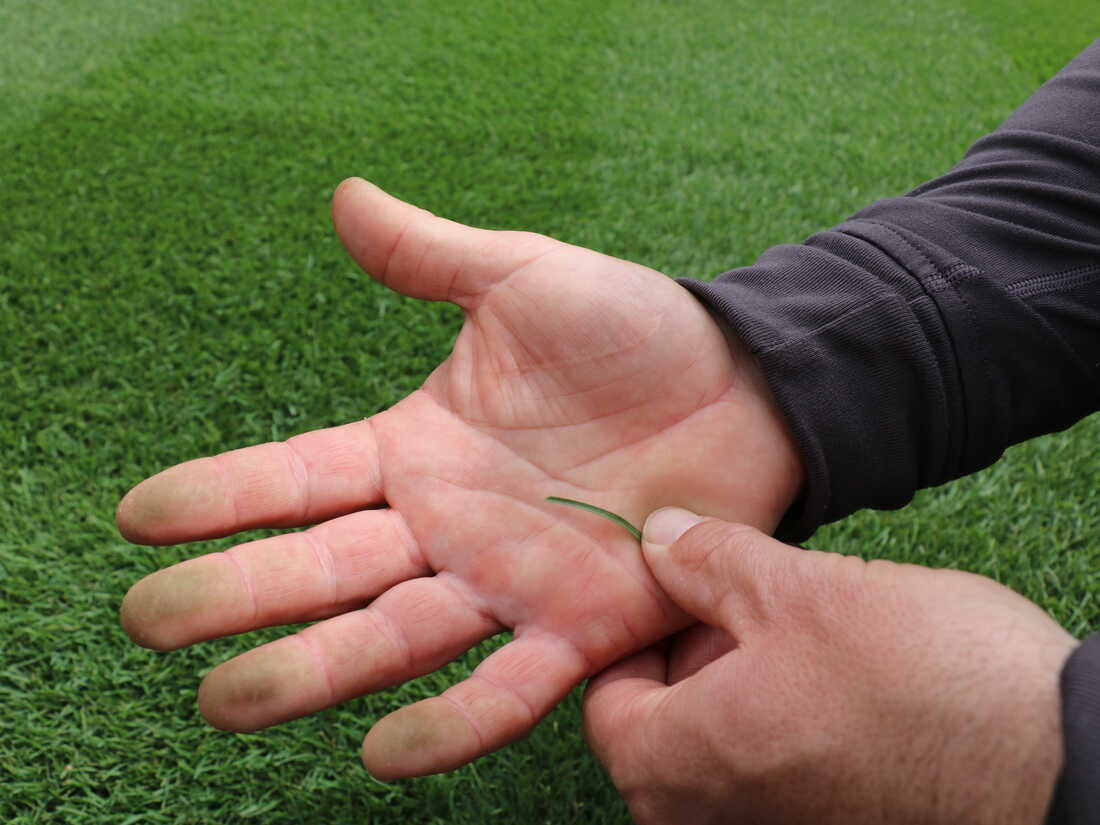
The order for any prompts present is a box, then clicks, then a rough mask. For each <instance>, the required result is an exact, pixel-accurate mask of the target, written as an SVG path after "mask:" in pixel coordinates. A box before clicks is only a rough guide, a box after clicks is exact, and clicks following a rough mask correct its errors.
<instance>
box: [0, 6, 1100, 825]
mask: <svg viewBox="0 0 1100 825" xmlns="http://www.w3.org/2000/svg"><path fill="white" fill-rule="evenodd" d="M1090 9H1091V0H1088V2H1086V0H1061V2H1060V3H1058V4H1056V5H1054V4H1047V3H1040V2H1038V0H1027V1H1026V2H1021V0H1011V2H1010V0H995V1H994V0H983V2H978V0H971V1H970V2H968V3H965V4H963V5H962V6H960V5H959V4H957V3H948V2H946V0H928V2H923V3H921V4H912V3H908V2H902V0H882V2H879V3H874V4H870V3H866V2H861V0H827V1H826V2H814V3H810V2H794V0H790V1H789V2H779V3H769V4H759V3H750V2H748V1H747V0H686V1H685V2H673V0H634V2H630V3H627V2H622V1H621V0H619V1H617V2H603V3H590V2H580V1H579V0H560V2H557V3H554V4H540V3H535V2H530V1H529V0H523V1H522V2H517V1H515V0H513V2H503V0H464V2H461V3H459V2H446V3H440V2H438V0H401V2H397V0H376V2H371V3H362V2H351V1H350V0H314V2H309V3H306V2H302V0H269V2H265V3H263V4H255V3H251V2H244V0H220V2H211V1H210V0H206V1H200V0H176V1H175V2H168V1H167V0H165V2H157V3H153V2H144V3H134V2H126V3H123V2H120V0H100V1H99V2H91V0H8V2H6V3H5V4H4V5H3V7H2V8H0V36H2V37H3V48H0V102H2V103H3V105H2V106H0V420H2V421H3V422H4V423H3V426H0V450H2V454H3V455H4V457H5V461H4V462H3V464H2V465H0V490H2V491H3V496H0V604H2V607H3V609H2V610H0V821H3V822H7V823H17V824H18V825H31V823H46V822H51V823H52V822H58V823H78V824H79V825H90V824H91V823H104V825H106V823H110V824H111V825H128V824H129V823H209V822H218V823H221V824H222V825H230V824H231V823H237V822H246V821H260V822H265V823H280V824H281V823H286V825H291V824H293V825H300V823H312V822H317V823H321V822H324V823H330V824H331V825H344V823H363V822H371V823H407V822H418V823H420V822H423V823H437V822H438V823H442V822H447V823H483V822H493V821H500V822H517V823H536V822H537V823H543V822H554V823H559V822H593V823H603V822H606V823H618V822H624V821H626V819H627V815H626V812H625V808H624V807H623V806H622V804H621V802H619V801H618V799H617V797H616V795H615V793H614V790H613V788H611V786H610V784H609V783H608V781H607V780H606V779H605V778H604V776H603V775H602V773H601V771H600V769H599V767H598V765H597V764H596V763H595V762H594V761H593V760H592V758H591V757H590V756H589V755H588V754H587V752H586V750H585V747H584V745H583V742H582V740H581V737H580V726H579V722H578V707H579V702H578V697H577V695H574V696H572V697H571V698H570V700H569V701H568V702H567V703H565V705H563V706H562V707H561V708H560V709H559V710H558V711H556V712H555V713H554V714H552V715H551V716H550V717H549V718H548V719H547V720H546V721H544V722H543V723H542V724H541V725H540V726H539V728H538V729H537V730H536V732H535V733H534V734H533V735H532V736H531V737H529V738H528V739H526V740H524V741H523V742H520V743H517V744H515V745H513V746H510V747H508V748H506V749H504V750H503V751H501V752H499V753H497V754H494V755H492V756H490V757H487V758H485V759H483V760H481V761H479V762H477V763H476V764H474V765H471V766H469V767H466V768H463V769H461V770H459V771H456V772H454V773H452V774H448V775H444V776H439V777H430V778H426V779H420V780H412V781H407V782H397V783H393V784H390V785H384V784H381V783H378V782H375V781H373V780H371V779H370V778H369V777H367V776H366V775H365V774H364V773H363V771H362V769H361V768H360V767H359V764H358V759H357V748H358V744H359V741H360V739H361V736H362V734H363V732H364V731H365V730H366V728H367V727H368V726H369V725H370V723H371V722H372V721H373V720H374V719H376V718H378V717H379V716H381V715H382V714H384V713H386V712H388V711H389V710H392V709H394V708H396V707H398V706H399V705H402V704H405V703H408V702H410V701H413V700H414V699H417V698H421V697H423V696H426V695H432V694H435V693H437V692H439V691H440V690H441V689H442V687H444V686H445V685H447V684H450V683H451V682H453V681H455V680H457V679H459V678H461V676H462V675H463V674H464V673H466V672H468V670H469V669H470V668H471V667H472V666H473V664H475V663H476V662H477V661H478V659H479V658H480V656H481V655H483V654H484V650H485V648H484V647H483V648H481V649H479V650H478V651H474V652H473V653H471V654H470V655H469V656H467V657H465V658H464V659H463V660H461V661H459V662H456V663H455V664H454V665H452V666H451V667H449V668H447V669H445V670H444V671H442V672H440V673H439V674H435V675H432V676H429V677H425V678H423V679H420V680H417V681H416V682H413V683H410V684H408V685H405V686H403V687H400V688H397V689H393V690H390V691H386V692H385V693H382V694H379V695H376V696H372V697H367V698H364V699H361V700H358V701H355V702H352V703H349V704H348V705H346V706H344V707H341V708H339V709H335V710H331V711H328V712H324V713H321V714H318V715H316V716H313V717H311V718H308V719H304V720H300V721H297V722H294V723H291V724H288V725H284V726H282V727H280V728H277V729H274V730H271V731H267V732H263V733H259V734H252V735H233V734H225V733H220V732H217V731H214V730H212V729H210V728H209V727H207V726H206V725H205V724H204V723H203V722H202V720H201V718H200V717H199V716H198V714H197V712H196V710H195V707H194V694H195V687H196V685H197V683H198V680H199V678H200V677H201V675H202V674H203V673H205V672H206V671H207V670H209V669H210V668H211V667H212V666H213V665H214V664H216V663H218V662H220V661H223V660H225V659H226V658H228V657H229V656H231V655H232V654H234V653H236V652H240V651H242V650H244V649H246V648H248V647H250V646H252V645H253V644H255V643H256V642H257V641H258V640H260V639H266V638H272V637H274V636H275V635H276V634H277V631H265V632H260V633H254V634H248V635H247V636H244V637H241V638H237V639H231V640H223V641H219V642H213V643H209V644H205V645H202V646H200V647H198V648H196V649H193V650H186V651H179V652H175V653H171V654H167V655H163V654H154V653H150V652H147V651H144V650H140V649H138V648H135V647H134V646H132V645H131V644H130V643H129V642H128V641H127V640H126V638H125V637H124V635H123V634H122V632H121V630H120V629H119V627H118V623H117V619H116V611H117V608H118V605H119V601H120V600H121V597H122V595H123V593H124V592H125V591H126V589H127V588H128V587H129V585H130V584H131V583H132V582H134V581H136V580H137V579H138V578H140V577H141V576H143V575H144V574H146V573H148V572H150V571H152V570H154V569H156V568H158V567H162V566H165V565H167V564H169V563H171V562H174V561H177V560H180V559H182V558H186V557H188V556H190V555H194V554H195V553H197V552H202V551H205V550H208V549H210V547H212V546H223V545H225V544H226V542H221V543H210V544H207V545H203V546H202V547H198V546H184V547H177V548H160V549H155V548H142V547H133V546H131V545H128V544H126V543H125V542H123V541H122V540H121V539H120V538H119V537H118V536H117V534H116V532H115V529H114V525H113V518H112V516H113V510H114V505H115V503H116V502H117V500H118V498H119V497H120V496H121V495H122V493H123V492H125V490H126V489H128V488H129V487H130V486H132V485H133V484H134V483H136V482H137V481H139V480H140V479H141V478H143V477H144V476H146V475H149V474H151V473H152V472H155V471H156V470H158V469H160V468H161V467H164V466H166V465H169V464H173V463H176V462H178V461H181V460H184V459H186V458H190V457H194V456H198V455H205V454H209V453H212V452H217V451H221V450H223V449H227V448H229V447H234V446H239V445H243V444H248V443H256V442H260V441H265V440H268V439H272V438H284V437H287V436H289V435H292V434H294V433H297V432H302V431H305V430H310V429H314V428H317V427H323V426H327V425H331V424H336V423H340V422H344V421H348V420H351V419H354V418H360V417H363V416H366V415H369V414H371V413H373V412H375V411H377V410H380V409H383V408H385V407H387V406H389V405H391V404H393V403H394V402H396V401H397V400H398V399H400V398H401V397H402V396H403V395H404V394H405V393H407V392H408V391H410V390H411V389H413V388H414V387H415V386H417V385H418V384H419V382H420V381H421V380H422V379H423V378H424V376H425V375H426V374H427V373H428V372H429V371H430V370H431V368H432V367H433V366H434V365H435V364H436V363H438V362H439V361H440V360H441V359H442V358H443V357H445V356H446V354H447V352H448V350H449V346H450V342H451V339H452V337H453V335H454V334H455V332H456V331H457V328H458V324H459V322H460V317H459V314H458V312H457V311H456V310H454V309H453V308H450V307H447V306H442V305H435V304H430V305H429V304H422V303H418V302H415V301H411V300H406V299H403V298H399V297H396V296H394V295H392V294H390V293H387V292H386V291H385V290H384V289H383V288H381V287H380V286H377V285H375V284H373V283H371V282H369V280H368V279H366V278H365V277H364V276H363V275H361V274H360V273H359V272H357V271H356V269H355V267H354V265H353V264H352V263H351V262H350V260H349V259H348V258H347V257H346V256H345V254H344V253H343V252H342V250H341V249H340V247H339V244H338V243H337V242H336V240H335V237H334V235H333V234H332V232H331V230H330V228H329V223H328V215H327V213H328V198H329V195H330V192H331V190H332V188H333V187H334V185H335V184H336V183H337V182H338V181H339V180H340V179H341V178H343V177H346V176H349V175H352V174H357V175H362V176H365V177H368V178H371V179H373V180H374V181H376V182H377V183H379V184H380V185H382V186H383V187H385V188H388V189H390V190H391V191H393V192H394V193H395V194H397V195H399V196H402V197H404V198H406V199H409V200H412V201H414V202H417V203H419V204H421V205H424V206H426V207H428V208H430V209H432V210H433V211H436V212H438V213H440V214H444V215H447V216H448V217H452V218H455V219H457V220H461V221H464V222H469V223H474V224H478V225H483V226H492V227H507V228H522V229H532V230H535V231H539V232H543V233H547V234H551V235H554V236H555V237H559V238H562V239H564V240H568V241H571V242H574V243H578V244H582V245H586V246H592V247H595V248H597V249H600V250H601V251H604V252H607V253H609V254H613V255H618V256H621V257H625V258H629V259H632V260H637V261H640V262H643V263H646V264H648V265H651V266H653V267H655V268H658V269H661V270H663V271H665V272H667V273H668V274H670V275H674V276H681V275H689V276H700V277H709V276H712V275H714V274H716V273H718V272H720V271H721V270H723V269H726V268H729V267H732V266H735V265H739V264H743V263H747V262H749V261H751V260H752V259H753V257H754V256H755V255H756V254H758V253H759V252H760V251H762V250H763V249H765V248H767V247H768V246H770V245H772V244H775V243H780V242H789V241H797V240H799V239H801V238H802V237H804V236H805V235H807V234H809V233H810V232H812V231H814V230H817V229H820V228H823V227H826V226H828V225H831V224H832V223H835V222H836V221H838V220H840V219H842V218H843V217H845V216H846V215H847V214H848V213H850V212H852V211H854V210H855V209H857V208H859V207H861V206H863V205H865V204H866V203H868V202H869V201H871V200H873V199H875V198H877V197H881V196H885V195H890V194H897V193H899V192H903V191H905V190H907V189H909V188H911V187H912V186H914V185H915V184H917V183H919V182H921V181H922V180H924V179H925V178H927V177H929V176H932V175H935V174H937V173H939V172H941V171H943V170H944V169H946V168H947V167H948V166H949V165H950V164H951V163H953V162H954V161H955V160H956V159H957V158H958V157H959V156H960V154H961V153H962V151H963V150H964V149H965V147H966V146H967V144H968V143H969V142H970V141H972V140H973V139H975V138H977V137H978V136H980V135H981V134H982V133H984V132H985V131H987V130H989V129H990V128H992V127H994V126H996V125H997V123H998V122H999V121H1000V120H1001V119H1002V118H1003V117H1004V116H1006V115H1007V114H1008V113H1009V112H1010V111H1011V110H1012V108H1013V107H1014V106H1015V105H1016V104H1018V103H1019V102H1020V101H1022V100H1023V99H1024V98H1025V97H1026V96H1027V94H1028V93H1029V92H1030V91H1031V90H1032V89H1033V88H1034V87H1035V85H1037V84H1038V83H1039V82H1040V81H1041V80H1042V79H1044V78H1045V77H1047V76H1049V75H1050V74H1051V73H1052V72H1053V71H1055V70H1056V69H1057V68H1058V67H1059V66H1061V65H1062V64H1063V63H1064V62H1065V61H1066V60H1068V59H1069V58H1070V57H1071V56H1072V55H1073V54H1074V53H1075V52H1076V51H1077V50H1079V49H1080V48H1081V47H1083V46H1084V45H1085V44H1086V43H1087V42H1088V40H1089V39H1090V31H1089V28H1088V26H1089V25H1090V24H1091V18H1090V17H1089V16H1088V14H1089V11H1088V10H1090ZM1092 34H1093V35H1095V34H1100V32H1096V31H1093V32H1092ZM1098 477H1100V420H1097V419H1096V417H1093V418H1092V419H1090V420H1087V421H1085V422H1083V423H1081V424H1079V425H1078V426H1076V427H1075V428H1073V429H1072V430H1070V431H1069V432H1067V433H1064V434H1061V435H1056V436H1050V437H1046V438H1043V439H1040V440H1037V441H1035V442H1032V443H1030V444H1027V445H1023V446H1021V447H1017V448H1014V449H1012V450H1010V451H1009V453H1008V455H1007V456H1006V458H1005V459H1004V460H1003V461H1001V462H1000V463H999V464H997V465H996V466H995V467H993V468H992V469H990V470H988V471H985V472H983V473H980V474H978V475H976V476H973V477H971V478H969V479H965V480H963V481H960V482H957V483H954V484H951V485H948V486H946V487H944V488H941V489H938V490H932V491H926V492H923V493H921V494H919V495H918V496H917V498H916V500H915V502H914V503H913V505H911V506H910V507H909V508H907V509H905V510H903V511H899V512H895V513H861V514H858V515H857V516H855V517H853V518H851V519H849V520H848V521H846V522H844V523H842V524H840V525H835V526H832V527H829V528H827V529H825V530H823V531H821V532H820V533H819V534H818V535H817V537H815V540H814V541H813V544H814V545H815V546H818V547H822V548H827V549H834V550H840V551H843V552H850V553H860V554H863V555H866V556H882V557H888V558H893V559H898V560H905V561H914V562H919V563H924V564H932V565H942V566H954V567H962V568H966V569H970V570H974V571H976V572H980V573H984V574H987V575H990V576H993V577H995V578H997V579H998V580H1000V581H1003V582H1005V583H1007V584H1009V585H1011V586H1012V587H1014V588H1016V589H1018V590H1020V591H1021V592H1022V593H1024V594H1025V595H1027V596H1029V597H1030V598H1032V599H1035V600H1036V601H1038V602H1039V603H1040V604H1041V605H1043V606H1044V607H1045V608H1047V609H1049V610H1050V611H1051V612H1052V614H1053V615H1054V616H1055V617H1056V618H1057V619H1059V620H1060V621H1062V622H1063V623H1064V624H1065V625H1066V626H1067V627H1068V628H1069V629H1070V630H1071V631H1072V632H1074V633H1076V634H1083V633H1084V632H1086V631H1087V630H1088V629H1089V628H1095V627H1100V604H1098V603H1097V597H1098V596H1100V575H1098V571H1100V515H1098V512H1097V508H1096V507H1095V505H1093V504H1092V502H1091V494H1092V488H1093V486H1094V483H1095V480H1096V479H1097V478H1098Z"/></svg>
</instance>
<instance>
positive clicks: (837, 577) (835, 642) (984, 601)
mask: <svg viewBox="0 0 1100 825" xmlns="http://www.w3.org/2000/svg"><path fill="white" fill-rule="evenodd" d="M700 521H701V523H700ZM685 528H687V530H688V531H687V532H686V533H684V534H683V535H682V537H681V538H680V539H679V540H678V541H675V540H674V536H676V535H678V534H680V532H681V531H682V530H683V529H685ZM645 529H646V534H645V538H646V541H645V550H644V552H645V558H646V561H647V563H648V565H649V567H650V570H651V571H652V573H653V575H654V576H655V577H656V579H657V580H658V581H659V582H660V583H661V586H662V587H664V588H665V590H666V591H667V592H668V594H669V595H670V596H671V597H672V598H673V599H674V600H675V601H676V602H677V603H678V604H679V605H680V606H681V607H682V608H683V609H684V610H685V611H687V612H689V613H691V614H692V615H694V616H697V617H698V618H699V619H700V620H702V621H703V622H706V623H707V625H709V627H707V626H706V625H697V626H695V627H694V628H692V629H691V630H690V631H688V634H689V635H688V637H687V639H686V643H685V644H680V645H677V644H676V643H674V644H673V647H672V649H671V650H664V649H660V648H657V647H655V648H651V649H649V650H646V651H642V652H641V653H638V654H636V655H634V656H633V657H631V658H629V659H626V660H624V661H622V662H619V663H617V664H615V665H613V666H612V667H610V668H608V669H607V670H606V671H604V672H603V673H601V674H600V675H599V676H598V677H596V678H595V679H593V680H592V681H591V682H590V683H589V687H588V691H587V693H586V696H585V703H584V712H585V726H586V733H587V735H588V739H589V742H590V744H591V745H592V748H593V750H594V751H595V753H596V755H597V757H599V759H600V760H601V761H602V762H603V763H604V765H605V766H606V767H607V769H608V772H609V773H610V775H611V778H612V780H613V781H614V782H615V785H616V787H618V789H619V791H620V792H621V793H622V794H623V796H624V798H625V799H626V801H627V804H628V805H629V806H630V809H631V812H632V813H633V815H634V816H635V818H636V820H637V821H638V823H640V825H649V824H650V823H675V824H676V825H697V824H698V823H722V822H731V823H750V822H751V823H757V822H768V823H805V822H814V823H821V825H828V823H845V825H859V824H860V823H868V825H870V823H875V825H880V823H883V822H890V823H920V825H938V823H963V822H965V823H968V825H982V823H990V825H992V823H997V825H1013V823H1021V824H1022V823H1028V824H1029V825H1035V824H1036V823H1039V822H1041V821H1042V819H1043V815H1044V812H1045V810H1046V806H1047V805H1048V804H1049V801H1050V798H1051V795H1052V793H1053V787H1054V782H1055V779H1056V774H1057V772H1058V770H1059V766H1060V764H1061V758H1062V751H1061V744H1062V738H1061V726H1060V718H1059V708H1060V700H1059V688H1058V678H1059V673H1060V671H1061V667H1062V665H1063V663H1064V661H1065V660H1066V658H1067V657H1068V656H1069V654H1070V652H1071V651H1072V649H1073V647H1074V646H1075V644H1076V642H1075V640H1074V639H1073V637H1071V636H1070V635H1069V634H1068V633H1066V632H1065V631H1064V630H1063V629H1062V628H1061V627H1059V626H1058V625H1057V624H1056V623H1055V622H1054V621H1053V620H1051V619H1050V617H1049V616H1047V615H1046V614H1045V613H1044V612H1043V611H1042V610H1041V609H1039V608H1038V607H1037V606H1036V605H1034V604H1032V603H1031V602H1029V601H1028V600H1026V599H1025V598H1023V597H1022V596H1020V595H1018V594H1016V593H1014V592H1013V591H1011V590H1009V589H1008V588H1005V587H1002V586H1001V585H999V584H997V583H995V582H993V581H991V580H989V579H986V578H982V577H980V576H976V575H972V574H969V573H962V572H959V571H954V570H930V569H927V568H923V567H916V566H912V565H898V564H893V563H891V562H885V561H873V562H870V563H867V562H864V561H862V560H860V559H858V558H855V557H850V556H842V555H837V554H832V553H820V552H814V551H808V550H799V549H797V548H792V547H789V546H787V545H784V544H781V543H780V542H778V541H775V540H774V539H771V538H768V537H766V536H764V535H762V534H761V533H759V532H758V531H756V530H754V529H752V528H750V527H746V526H743V525H735V524H729V523H726V522H723V521H719V520H716V519H710V520H699V519H697V518H691V517H690V514H684V513H683V512H682V511H676V510H662V511H658V513H657V514H655V515H654V516H652V517H651V518H650V519H649V521H648V522H647V523H646V528H645Z"/></svg>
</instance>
